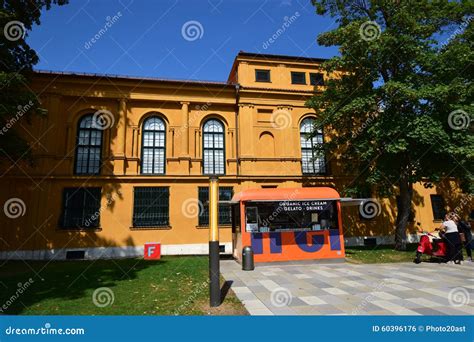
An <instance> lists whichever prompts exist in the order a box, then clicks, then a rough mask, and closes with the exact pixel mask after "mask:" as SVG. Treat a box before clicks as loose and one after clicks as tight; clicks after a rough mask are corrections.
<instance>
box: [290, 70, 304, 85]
mask: <svg viewBox="0 0 474 342" xmlns="http://www.w3.org/2000/svg"><path fill="white" fill-rule="evenodd" d="M291 83H292V84H306V74H305V73H304V72H296V71H292V72H291Z"/></svg>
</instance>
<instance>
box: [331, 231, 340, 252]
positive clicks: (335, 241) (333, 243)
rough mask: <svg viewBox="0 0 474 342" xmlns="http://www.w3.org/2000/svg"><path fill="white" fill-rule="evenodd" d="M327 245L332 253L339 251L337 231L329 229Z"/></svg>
mask: <svg viewBox="0 0 474 342" xmlns="http://www.w3.org/2000/svg"><path fill="white" fill-rule="evenodd" d="M329 245H330V246H331V250H332V251H340V250H341V237H340V236H339V230H338V229H329Z"/></svg>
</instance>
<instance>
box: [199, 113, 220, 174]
mask: <svg viewBox="0 0 474 342" xmlns="http://www.w3.org/2000/svg"><path fill="white" fill-rule="evenodd" d="M202 138H203V173H204V174H205V175H223V174H225V139H224V125H223V124H222V123H221V122H220V121H218V120H215V119H211V120H208V121H207V122H206V123H205V124H204V128H203V136H202Z"/></svg>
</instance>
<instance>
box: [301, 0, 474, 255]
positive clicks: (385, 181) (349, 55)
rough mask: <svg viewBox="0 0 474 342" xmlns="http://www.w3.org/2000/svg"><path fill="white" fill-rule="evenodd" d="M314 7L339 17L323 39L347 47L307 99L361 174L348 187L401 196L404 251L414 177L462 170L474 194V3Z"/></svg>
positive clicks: (329, 3) (327, 3) (459, 174)
mask: <svg viewBox="0 0 474 342" xmlns="http://www.w3.org/2000/svg"><path fill="white" fill-rule="evenodd" d="M313 4H314V6H315V8H316V12H317V13H318V14H319V15H330V16H331V17H333V18H334V19H335V20H336V22H337V24H338V25H337V27H336V28H335V29H334V30H331V31H328V32H325V33H323V34H321V35H319V37H318V42H319V44H321V45H324V46H339V49H340V56H337V57H334V58H332V59H330V60H329V61H328V62H327V63H325V64H324V69H325V70H326V71H327V72H328V73H333V72H336V73H339V74H338V75H339V76H340V77H336V78H333V79H331V80H329V81H328V82H327V88H326V89H325V90H324V91H323V92H322V93H321V94H316V95H315V96H314V97H313V98H312V99H311V100H309V101H308V105H309V106H310V107H312V108H314V109H315V110H316V112H317V113H319V118H318V120H317V125H319V126H323V127H324V128H325V130H326V132H329V133H330V135H331V136H330V142H329V143H328V144H327V149H328V151H329V153H330V154H331V155H338V156H339V159H340V160H339V161H340V162H341V163H342V164H343V165H345V166H346V168H347V170H348V171H349V172H350V173H352V174H354V175H355V176H356V177H354V178H355V182H354V183H353V186H352V187H351V188H350V189H348V190H349V193H350V191H352V192H356V191H358V190H360V189H361V188H365V187H370V188H371V189H373V190H374V191H375V192H377V193H378V194H382V195H386V194H387V193H390V192H393V191H396V192H397V193H398V194H399V195H400V198H401V202H400V208H399V210H398V217H397V227H396V235H395V240H396V248H399V249H403V248H404V246H405V241H406V226H407V222H408V216H409V215H410V211H411V201H412V194H413V184H414V183H416V182H423V183H425V184H429V183H430V182H435V183H436V182H440V181H441V180H443V179H444V178H446V177H456V178H458V179H460V180H461V183H462V185H463V188H464V190H465V191H467V192H472V191H473V182H472V179H473V178H472V170H473V157H474V138H473V135H472V130H471V128H472V125H470V124H471V123H472V122H471V121H472V119H473V116H472V114H473V91H474V87H473V76H474V75H473V74H474V72H473V71H474V64H473V62H474V46H473V45H474V43H473V42H474V40H473V38H474V37H473V35H474V27H473V21H474V18H473V17H472V15H473V9H474V3H473V2H472V1H471V2H469V1H456V2H454V1H403V0H384V1H361V0H358V1H344V0H321V1H318V0H313Z"/></svg>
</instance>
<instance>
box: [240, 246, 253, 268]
mask: <svg viewBox="0 0 474 342" xmlns="http://www.w3.org/2000/svg"><path fill="white" fill-rule="evenodd" d="M254 269H255V263H254V261H253V250H252V247H250V246H245V247H244V248H243V249H242V270H243V271H253V270H254Z"/></svg>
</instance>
